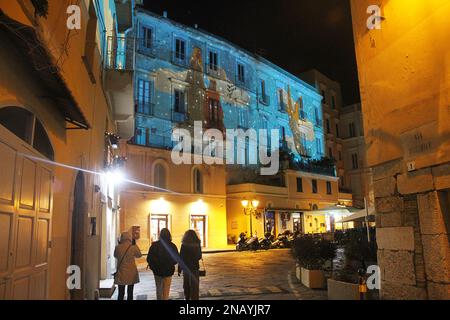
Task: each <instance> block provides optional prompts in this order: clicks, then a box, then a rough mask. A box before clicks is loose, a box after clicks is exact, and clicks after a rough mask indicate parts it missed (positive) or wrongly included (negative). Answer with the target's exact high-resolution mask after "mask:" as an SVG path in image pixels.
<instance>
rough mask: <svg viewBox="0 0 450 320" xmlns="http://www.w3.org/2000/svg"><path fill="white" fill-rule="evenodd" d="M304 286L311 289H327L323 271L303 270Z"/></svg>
mask: <svg viewBox="0 0 450 320" xmlns="http://www.w3.org/2000/svg"><path fill="white" fill-rule="evenodd" d="M301 281H302V284H303V285H304V286H306V287H308V288H310V289H323V288H325V275H324V273H323V271H322V270H308V269H305V268H301Z"/></svg>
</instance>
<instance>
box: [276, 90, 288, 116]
mask: <svg viewBox="0 0 450 320" xmlns="http://www.w3.org/2000/svg"><path fill="white" fill-rule="evenodd" d="M278 110H280V111H283V112H284V111H286V104H285V103H284V93H283V89H278Z"/></svg>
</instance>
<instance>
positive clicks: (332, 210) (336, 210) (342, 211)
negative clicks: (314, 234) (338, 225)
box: [307, 205, 360, 216]
mask: <svg viewBox="0 0 450 320" xmlns="http://www.w3.org/2000/svg"><path fill="white" fill-rule="evenodd" d="M358 210H360V209H357V208H353V207H345V206H338V205H335V206H330V207H325V208H322V209H317V210H313V211H307V212H308V214H312V215H324V214H332V215H334V216H348V215H351V214H352V212H356V211H358Z"/></svg>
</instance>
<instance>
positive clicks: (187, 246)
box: [178, 230, 202, 300]
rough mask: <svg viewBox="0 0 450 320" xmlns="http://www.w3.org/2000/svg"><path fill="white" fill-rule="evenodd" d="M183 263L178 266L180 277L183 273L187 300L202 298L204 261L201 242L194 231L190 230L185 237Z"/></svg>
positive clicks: (181, 252) (182, 250) (182, 252)
mask: <svg viewBox="0 0 450 320" xmlns="http://www.w3.org/2000/svg"><path fill="white" fill-rule="evenodd" d="M180 257H181V261H180V263H179V264H178V276H179V275H180V274H181V271H183V289H184V297H185V299H186V300H199V298H200V273H199V269H200V265H199V260H201V259H202V249H201V241H200V239H199V238H198V236H197V233H196V232H195V231H194V230H188V231H186V233H185V234H184V236H183V241H182V244H181V249H180Z"/></svg>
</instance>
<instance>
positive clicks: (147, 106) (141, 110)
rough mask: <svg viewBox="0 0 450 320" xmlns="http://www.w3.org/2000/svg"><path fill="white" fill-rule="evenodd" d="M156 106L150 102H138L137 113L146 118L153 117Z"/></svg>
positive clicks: (136, 105)
mask: <svg viewBox="0 0 450 320" xmlns="http://www.w3.org/2000/svg"><path fill="white" fill-rule="evenodd" d="M154 110H155V104H154V103H149V102H139V101H136V104H135V112H136V113H138V114H141V115H145V116H152V115H153V114H154Z"/></svg>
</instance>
